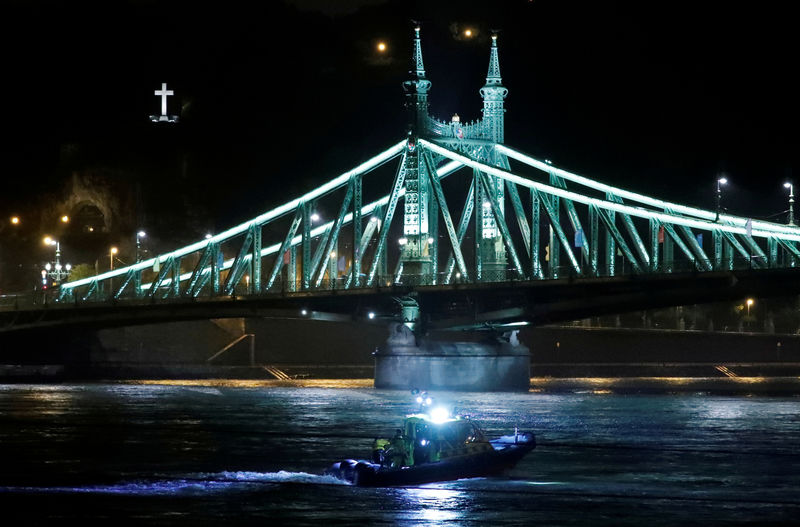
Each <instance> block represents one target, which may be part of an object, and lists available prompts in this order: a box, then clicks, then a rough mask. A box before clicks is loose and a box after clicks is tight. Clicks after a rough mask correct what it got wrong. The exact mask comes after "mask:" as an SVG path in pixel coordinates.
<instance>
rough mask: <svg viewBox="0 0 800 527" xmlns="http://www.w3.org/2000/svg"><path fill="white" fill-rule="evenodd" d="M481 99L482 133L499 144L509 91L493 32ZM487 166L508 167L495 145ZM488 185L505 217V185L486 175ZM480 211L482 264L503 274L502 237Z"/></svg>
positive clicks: (481, 194) (485, 209) (484, 210)
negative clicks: (504, 79)
mask: <svg viewBox="0 0 800 527" xmlns="http://www.w3.org/2000/svg"><path fill="white" fill-rule="evenodd" d="M480 94H481V97H482V98H483V122H482V125H483V132H484V136H485V137H486V139H488V140H489V141H491V142H492V143H494V144H502V143H503V140H504V128H505V118H504V116H505V112H506V110H505V108H503V99H505V97H506V95H508V90H507V89H506V88H505V87H504V86H503V79H502V78H501V77H500V58H499V57H498V53H497V34H493V35H492V48H491V51H490V53H489V71H488V72H487V73H486V84H484V86H483V88H481V89H480ZM486 160H487V162H488V163H489V164H490V165H494V166H497V167H503V168H505V167H507V166H508V160H507V159H505V157H504V156H502V155H500V154H498V153H497V150H496V149H495V148H492V149H491V152H490V153H489V155H488V156H487V158H486ZM487 182H488V185H489V187H490V189H491V193H492V194H494V199H496V200H497V209H498V211H499V213H500V215H502V216H505V185H504V182H503V180H501V179H500V178H495V177H492V176H488V177H487ZM478 195H479V200H480V201H483V202H484V203H485V202H486V200H489V199H491V197H490V195H486V193H485V192H483V191H481V190H479V191H478ZM479 210H480V211H481V212H480V213H479V214H481V224H482V229H481V231H482V232H481V240H480V247H481V260H482V267H483V268H484V269H485V270H486V271H487V272H489V275H491V274H494V275H500V276H503V275H504V274H505V269H506V268H507V258H506V251H505V246H504V244H503V238H502V236H501V235H500V229H499V228H498V225H497V221H496V219H495V217H494V214H495V213H494V212H493V211H492V208H491V207H486V206H483V207H482V208H481V209H479Z"/></svg>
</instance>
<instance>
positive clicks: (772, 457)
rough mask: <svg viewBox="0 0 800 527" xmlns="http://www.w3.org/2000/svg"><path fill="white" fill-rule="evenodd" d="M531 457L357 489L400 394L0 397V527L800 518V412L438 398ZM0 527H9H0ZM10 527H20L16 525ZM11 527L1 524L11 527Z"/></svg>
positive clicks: (668, 400) (166, 388) (172, 390)
mask: <svg viewBox="0 0 800 527" xmlns="http://www.w3.org/2000/svg"><path fill="white" fill-rule="evenodd" d="M434 395H436V396H437V397H438V400H439V401H440V402H446V403H449V404H450V405H453V406H455V407H456V408H457V409H459V410H460V411H462V412H467V413H469V414H470V415H471V416H472V417H473V418H474V419H477V420H479V421H480V422H481V423H482V425H483V427H484V429H485V430H486V431H487V432H488V433H489V435H497V434H501V433H504V432H508V431H509V430H513V428H514V427H515V426H518V427H519V428H520V429H521V430H531V431H533V432H534V433H535V434H536V435H537V438H538V441H539V446H538V447H537V449H536V450H534V451H533V452H531V453H530V454H529V455H528V456H527V457H525V458H524V459H523V460H522V462H521V463H520V464H519V465H518V466H517V467H516V469H514V470H513V471H512V472H511V473H510V474H509V476H508V477H505V478H484V479H472V480H461V481H455V482H447V483H438V484H430V485H423V486H419V487H413V488H393V489H362V488H356V487H352V486H350V485H345V484H342V483H340V482H338V481H336V480H333V479H331V478H328V477H324V476H321V474H322V471H323V470H324V469H325V468H326V467H327V466H328V465H329V464H330V463H331V462H333V461H337V460H339V459H343V458H349V457H356V458H358V457H365V456H368V455H369V448H370V444H371V442H372V439H373V438H374V437H376V436H382V435H387V434H389V435H390V434H391V432H392V431H393V430H394V428H396V424H397V423H398V422H399V420H400V419H401V418H402V416H403V414H404V413H407V412H408V411H409V410H412V409H413V408H412V407H411V405H410V403H411V398H410V394H408V393H407V392H398V391H381V390H374V389H372V388H368V387H364V386H363V384H361V385H359V384H356V383H350V382H346V381H340V382H329V383H316V384H311V383H309V385H307V386H295V387H286V386H279V385H277V384H269V383H253V384H246V383H219V384H217V385H213V386H211V385H201V384H194V385H189V384H180V383H176V384H102V385H94V384H93V385H57V386H44V385H4V386H2V385H0V449H1V450H0V456H1V457H0V459H1V460H2V471H0V506H2V507H3V510H4V517H5V518H6V519H8V518H9V516H10V517H12V518H15V519H24V520H26V521H29V522H30V521H32V522H34V523H39V524H41V523H47V524H52V523H55V521H64V520H69V519H80V520H84V519H99V520H104V519H111V518H123V519H130V520H136V521H141V522H142V523H145V524H149V525H152V524H162V525H175V524H186V525H189V524H195V525H196V524H205V525H209V524H213V525H220V524H228V525H229V524H243V525H244V524H256V523H258V524H265V525H275V524H289V525H324V524H328V525H333V524H335V525H374V524H385V525H527V524H534V523H536V524H543V525H643V524H648V525H700V524H703V525H709V524H730V523H737V522H752V523H759V524H764V523H769V522H773V523H790V522H792V521H794V520H796V519H797V518H800V398H797V397H791V398H775V397H722V396H710V395H703V394H697V395H646V396H645V395H642V396H637V395H614V394H597V393H576V394H560V395H552V394H542V393H527V394H501V393H495V394H479V393H441V394H434ZM4 524H5V522H4ZM13 524H14V525H16V524H18V523H13ZM7 525H12V524H7Z"/></svg>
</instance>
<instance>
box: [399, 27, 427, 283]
mask: <svg viewBox="0 0 800 527" xmlns="http://www.w3.org/2000/svg"><path fill="white" fill-rule="evenodd" d="M419 30H420V28H419V26H417V27H415V28H414V53H413V55H412V57H411V69H410V70H409V75H410V78H409V80H407V81H405V82H404V83H403V90H404V91H405V97H406V100H405V107H406V113H407V116H408V140H407V142H406V146H405V156H404V161H403V165H402V166H401V167H400V170H401V174H399V176H400V177H404V185H405V191H406V193H405V210H404V216H403V237H402V238H400V240H399V243H400V245H401V247H400V261H399V262H398V265H399V266H401V267H399V268H398V270H397V274H398V275H399V274H400V273H402V274H403V275H406V276H410V277H412V276H415V275H418V276H420V278H421V277H422V276H425V277H428V276H430V274H431V271H432V260H433V259H432V257H431V256H432V255H431V248H432V245H433V244H434V243H435V240H434V239H433V238H432V237H431V236H430V235H429V232H428V231H429V225H428V212H429V211H428V207H429V201H430V200H429V197H430V189H429V183H428V177H427V173H426V172H425V170H426V165H424V163H421V162H420V148H418V141H417V139H418V137H419V136H424V135H425V131H426V128H427V122H428V90H430V87H431V82H430V81H429V80H428V79H427V78H426V77H425V65H424V64H423V62H422V44H421V43H420V38H419ZM434 220H435V217H434ZM412 280H413V278H412Z"/></svg>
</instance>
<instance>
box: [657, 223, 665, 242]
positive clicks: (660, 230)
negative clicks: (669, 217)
mask: <svg viewBox="0 0 800 527" xmlns="http://www.w3.org/2000/svg"><path fill="white" fill-rule="evenodd" d="M658 243H664V226H663V225H662V226H661V227H659V228H658Z"/></svg>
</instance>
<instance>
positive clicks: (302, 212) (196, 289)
mask: <svg viewBox="0 0 800 527" xmlns="http://www.w3.org/2000/svg"><path fill="white" fill-rule="evenodd" d="M407 147H408V146H407V143H406V142H401V143H398V144H397V145H395V146H394V147H393V148H392V149H389V150H388V151H386V152H384V153H383V154H381V155H379V156H376V158H373V160H370V162H368V163H366V164H364V165H362V166H360V167H357V168H356V169H354V170H352V171H349V172H348V173H345V174H343V175H342V176H340V177H338V178H336V179H334V180H332V181H331V182H329V183H326V184H325V185H323V186H321V187H319V188H318V189H316V190H315V191H312V192H311V193H308V194H307V195H306V196H304V197H303V198H305V199H299V200H295V201H292V202H289V203H287V204H286V205H284V206H281V207H278V208H277V209H273V211H270V212H268V213H265V214H262V215H260V216H259V217H257V218H255V219H254V220H252V221H250V222H247V223H246V224H242V225H240V226H238V227H235V228H234V229H229V230H228V231H225V232H224V233H221V234H219V235H217V236H214V237H213V238H212V239H211V240H208V241H204V242H198V243H196V244H192V245H189V246H187V247H184V248H182V249H178V250H176V251H173V252H171V253H167V254H164V255H160V256H158V257H156V258H153V259H150V260H147V261H143V262H137V263H136V264H134V265H132V266H127V267H124V268H120V269H116V270H114V271H113V272H109V273H102V274H100V275H98V276H96V277H91V278H89V279H85V280H80V281H75V282H72V283H67V284H63V285H62V289H61V294H62V298H75V299H76V301H77V299H85V300H90V299H92V298H97V299H102V297H103V296H104V295H103V290H104V288H103V285H106V283H107V282H110V280H113V279H114V278H117V280H118V282H117V285H118V287H117V288H115V289H111V287H108V288H106V289H107V293H108V294H107V295H106V297H107V298H122V297H123V296H134V297H135V296H141V295H147V296H150V297H152V298H158V297H160V296H162V295H163V296H173V297H176V296H180V295H181V294H182V295H184V296H186V297H195V296H198V295H200V294H201V293H203V294H205V293H204V292H205V291H207V292H208V294H210V295H215V294H228V295H229V294H233V292H234V291H241V289H240V288H239V287H237V286H238V285H239V284H240V282H241V281H242V277H243V276H244V275H245V274H246V273H248V272H249V276H250V280H249V282H248V283H249V288H248V289H247V293H248V294H257V293H259V292H261V291H262V285H263V289H265V290H268V289H270V288H272V287H273V285H274V282H275V280H276V279H277V277H278V275H279V273H280V271H281V268H282V266H283V265H284V264H283V258H284V255H286V253H287V251H288V252H289V257H290V263H289V269H288V272H287V276H288V282H289V289H290V290H291V289H294V288H295V286H294V282H295V280H294V273H295V271H296V270H297V267H298V262H297V261H296V259H297V254H296V252H297V246H300V247H301V249H302V255H301V261H300V262H299V264H300V265H299V267H300V268H301V269H302V278H301V287H302V288H303V289H312V288H314V287H315V286H319V285H320V284H321V282H322V280H323V279H324V275H325V273H326V272H327V273H328V276H329V277H333V276H334V275H335V274H336V271H335V267H332V265H333V264H332V263H331V262H330V261H328V260H327V257H328V255H329V254H330V253H331V252H332V251H333V249H334V248H335V247H336V245H337V244H338V240H339V237H340V232H341V229H342V228H343V226H344V225H346V224H347V223H349V222H352V223H353V226H352V229H353V230H352V233H353V248H352V254H351V255H350V257H351V263H350V265H349V270H348V272H347V283H346V284H345V287H347V288H351V287H361V286H364V285H373V284H374V280H375V278H376V274H378V271H379V270H380V271H381V272H380V274H381V275H385V274H386V272H385V261H386V258H387V254H388V251H387V238H388V236H389V230H390V227H391V224H392V218H393V216H394V214H395V212H396V206H397V202H398V201H399V199H400V198H402V197H403V195H404V190H405V189H404V178H405V176H406V174H405V172H404V169H403V167H404V166H405V153H404V150H405V149H406V148H407ZM416 148H417V149H418V150H417V152H416V154H417V156H418V159H419V163H418V170H419V174H418V175H419V178H420V179H419V186H418V189H419V190H424V189H423V187H425V189H429V191H430V199H428V200H427V202H428V207H427V209H426V210H424V211H423V210H420V211H419V213H420V215H421V216H422V215H425V214H427V215H428V216H427V220H428V222H429V223H428V233H427V234H428V236H429V237H430V238H432V239H433V242H432V243H430V244H428V250H429V254H430V258H431V271H430V272H431V274H432V275H433V276H431V277H430V281H429V282H427V283H440V280H439V277H438V264H439V260H438V256H439V253H440V252H441V251H440V247H439V245H438V244H439V243H440V242H439V236H438V221H439V216H440V215H441V218H442V221H443V222H444V227H445V229H446V236H442V238H443V239H444V238H446V239H447V242H448V243H449V244H450V248H449V249H451V250H448V253H450V254H449V257H448V259H447V264H446V265H445V266H444V268H443V271H444V273H443V275H444V279H443V280H442V281H443V282H444V283H451V281H452V277H453V273H454V271H455V270H456V268H457V269H458V271H459V273H461V275H462V279H464V280H476V279H486V278H489V277H488V276H484V273H483V269H482V266H483V263H485V262H482V257H481V252H482V251H481V239H482V232H481V230H482V227H483V225H482V222H481V218H482V217H483V216H484V214H483V212H484V209H483V207H484V204H486V206H487V209H486V216H487V217H488V218H491V220H492V221H491V223H492V224H493V226H494V227H496V228H497V230H498V231H499V232H500V237H501V238H502V240H503V244H504V245H505V248H506V250H507V253H508V254H509V256H510V257H511V260H512V263H513V266H514V268H515V269H516V272H517V273H518V274H519V275H520V276H527V277H529V278H543V277H544V276H545V273H544V269H543V266H542V263H541V257H542V243H541V236H542V231H543V228H544V226H545V225H544V224H542V221H541V212H542V208H544V212H545V214H546V215H547V217H548V219H549V222H547V227H548V230H549V231H550V238H551V239H550V244H549V247H550V262H549V264H550V265H549V269H548V273H547V274H548V275H549V276H551V277H557V276H558V275H559V259H560V257H561V256H562V250H563V256H565V257H566V258H568V260H569V263H570V268H571V270H572V272H574V273H576V274H586V275H590V276H594V275H602V274H603V270H602V269H601V268H600V265H599V262H600V260H601V258H602V257H603V256H604V257H605V261H606V269H605V273H607V274H610V275H613V274H615V272H616V268H615V257H616V256H617V251H619V253H620V254H621V255H622V256H623V258H624V261H625V262H630V264H631V267H632V268H633V270H634V272H659V271H667V272H669V271H671V270H673V269H674V268H675V265H676V264H675V260H674V257H673V256H674V254H673V252H674V249H673V247H674V246H677V247H678V248H679V250H680V252H681V253H682V255H683V256H685V258H686V259H688V260H689V262H690V263H691V264H692V265H694V266H695V267H696V268H697V269H699V270H701V271H705V270H712V269H726V268H727V269H731V268H733V267H734V263H735V262H734V254H736V255H737V258H740V257H741V258H745V259H746V260H747V263H748V265H751V266H752V267H754V268H766V267H774V266H778V265H787V266H791V267H794V266H795V265H796V264H797V261H798V260H800V250H798V247H797V242H798V241H800V229H798V228H797V227H791V226H783V225H777V224H771V223H768V222H763V221H757V220H747V219H744V218H738V217H735V216H729V215H721V217H720V221H719V222H713V221H711V217H713V213H711V212H709V211H703V210H701V209H694V208H691V207H685V206H681V205H678V204H673V203H668V202H663V201H660V200H655V199H653V198H649V197H647V196H642V195H639V194H635V193H632V192H630V191H626V190H624V189H618V188H614V187H610V186H608V185H603V184H601V183H598V182H594V181H592V180H589V179H587V178H583V177H581V176H577V175H575V174H571V173H569V172H566V171H563V170H561V169H558V168H556V167H553V166H552V165H550V164H546V163H541V162H538V161H536V160H532V158H529V157H527V156H525V155H524V154H520V153H519V152H516V151H514V150H511V149H509V148H508V147H505V146H504V145H491V144H487V145H478V146H475V148H473V149H471V150H470V149H469V148H463V150H464V151H465V152H469V154H470V156H475V155H477V154H476V152H477V150H476V149H480V155H478V157H480V158H485V159H489V158H491V160H493V161H492V163H493V164H494V166H492V164H487V163H484V162H481V161H476V160H475V159H474V157H469V156H465V155H462V154H460V153H458V152H454V151H453V150H450V149H447V148H443V147H441V146H439V145H436V144H434V143H430V142H428V141H426V140H424V139H420V140H419V141H418V142H417V144H416ZM490 153H493V155H494V157H491V156H490ZM397 156H402V157H401V161H400V164H399V167H398V169H397V173H396V176H395V184H394V185H393V188H392V192H391V193H390V194H389V195H387V196H385V197H383V198H381V199H379V200H377V201H375V202H372V203H369V204H367V205H364V204H363V203H362V190H361V186H362V175H363V174H364V173H366V172H368V171H369V170H371V169H373V168H375V167H376V166H379V165H380V164H383V163H384V162H386V161H387V160H388V159H391V158H394V157H397ZM506 156H507V157H506ZM507 158H511V159H515V160H517V161H522V162H523V163H524V164H525V165H527V166H533V167H534V168H537V169H539V170H542V172H543V173H544V174H546V175H547V176H548V181H547V183H543V182H538V181H534V180H532V179H528V178H524V177H520V176H518V175H517V174H514V173H513V172H512V171H511V169H510V167H509V165H508V160H507ZM491 160H490V161H491ZM442 163H447V165H446V166H452V168H450V169H447V170H446V169H445V166H441V167H440V168H438V169H437V166H440V165H442ZM459 166H466V167H470V168H472V169H473V177H472V178H471V179H472V181H471V188H470V191H469V195H468V197H467V200H466V203H465V204H464V207H463V208H462V212H461V217H460V219H459V222H458V225H455V224H454V222H453V214H452V213H453V212H454V211H452V210H450V209H449V208H448V205H447V196H446V195H445V192H444V190H443V188H442V186H441V184H440V183H439V178H440V177H444V175H446V173H449V171H452V170H454V169H455V168H456V167H459ZM443 174H444V175H443ZM567 182H570V183H571V184H572V183H574V184H575V186H581V187H583V188H585V189H587V192H585V193H578V192H575V191H574V190H572V189H570V190H568V189H567ZM495 184H497V185H500V186H502V187H503V189H504V193H505V194H506V195H507V196H508V197H509V202H510V203H511V205H512V208H513V213H514V214H515V215H516V226H517V227H518V230H517V232H516V234H517V242H515V239H514V233H512V232H511V231H510V230H509V223H508V221H507V220H508V218H507V216H506V214H504V211H503V204H502V202H501V198H500V197H499V196H498V195H497V193H496V185H495ZM345 185H347V191H346V194H345V197H344V199H343V200H342V201H341V203H340V205H341V207H340V209H339V214H338V216H337V217H336V218H335V220H334V221H332V222H329V223H327V224H325V225H321V226H319V227H316V228H314V227H313V226H312V225H311V221H310V215H311V212H312V203H313V202H314V201H315V200H317V199H321V198H322V197H324V196H326V195H328V194H330V192H332V191H333V190H336V189H339V188H342V187H344V186H345ZM520 186H521V187H527V188H528V189H529V190H530V195H531V204H530V212H529V213H530V218H528V217H527V214H528V212H527V211H526V210H525V205H524V204H523V202H522V200H521V199H520V194H519V189H518V187H520ZM570 186H572V185H570ZM592 192H594V193H598V192H599V193H602V194H603V196H602V197H600V196H594V195H592V194H591V193H592ZM630 203H636V205H631V204H630ZM562 204H563V207H564V211H565V213H566V216H567V218H568V221H569V224H570V226H571V228H572V231H573V232H574V233H576V234H577V233H578V232H580V233H581V239H582V243H581V244H580V251H581V255H580V256H579V257H577V258H576V254H575V251H574V250H573V247H572V244H571V243H570V237H569V236H568V233H567V231H566V229H568V228H569V227H567V226H566V225H565V224H564V223H562V221H561V215H560V212H561V206H562ZM351 205H352V208H351ZM580 205H583V206H585V207H586V208H585V209H584V210H583V211H582V210H581V209H579V206H580ZM476 206H477V207H480V209H479V210H480V211H481V214H479V215H474V214H473V212H474V209H475V207H476ZM292 212H293V213H294V219H293V220H292V224H291V226H290V227H289V230H288V231H287V232H286V234H285V236H284V237H283V239H282V240H279V241H278V243H274V244H273V245H269V244H266V245H264V244H262V239H261V238H262V228H263V227H264V225H265V224H267V223H268V222H271V221H273V220H275V219H277V218H279V217H281V216H283V215H285V214H288V213H292ZM365 215H374V217H373V218H371V219H370V221H369V223H367V224H366V225H364V224H363V217H364V216H365ZM473 216H475V220H474V225H475V234H476V237H475V262H474V266H473V267H472V268H470V266H469V265H468V264H467V262H466V259H465V258H464V253H463V244H464V240H465V237H466V233H467V231H468V229H469V222H470V221H473V220H472V217H473ZM375 218H380V219H381V220H382V221H380V222H377V221H376V222H373V221H372V220H373V219H375ZM635 218H640V220H636V221H641V219H644V220H646V221H647V226H648V227H649V229H647V230H645V231H644V232H648V230H649V236H646V235H645V236H644V238H643V237H642V236H641V235H640V234H639V232H638V231H637V228H636V223H635V221H634V220H635ZM617 219H619V220H620V224H617V222H616V220H617ZM529 221H530V223H529ZM300 225H302V232H301V234H300V235H299V236H298V235H297V231H298V229H299V228H300ZM618 225H619V226H618ZM584 226H585V227H584ZM601 226H602V227H601ZM662 229H663V239H662V237H661V236H660V232H661V230H662ZM601 230H603V231H605V233H606V240H605V243H601V240H600V238H601ZM699 232H707V233H710V240H711V244H712V245H710V246H709V245H708V244H705V245H706V247H704V246H703V245H704V244H703V243H702V242H701V241H700V240H698V238H697V233H699ZM376 233H379V236H378V237H377V238H378V241H377V244H375V248H374V250H373V251H371V254H369V253H368V252H367V250H368V248H370V247H371V241H372V239H373V238H374V237H375V234H376ZM423 235H424V233H420V236H423ZM519 237H521V238H522V244H523V245H522V246H524V248H525V252H526V254H527V257H528V261H527V262H526V265H525V266H523V265H522V262H521V261H520V259H519V255H518V253H517V250H516V247H517V246H518V241H519ZM577 238H578V237H577V236H576V240H577ZM315 239H316V240H317V241H316V242H314V240H315ZM643 240H647V241H646V242H645V241H643ZM237 242H238V244H239V245H238V246H237V247H236V248H235V250H234V251H232V252H233V253H234V254H235V256H234V257H233V258H232V259H229V260H223V259H222V258H221V254H222V252H221V251H222V249H221V244H222V243H226V250H228V251H230V250H231V246H230V245H232V244H233V243H237ZM314 244H316V250H315V252H314V256H313V257H312V256H311V253H312V245H314ZM576 245H577V243H576ZM712 247H713V251H712ZM603 249H605V254H603ZM706 249H708V250H709V251H710V252H708V253H707V252H706ZM192 253H194V254H195V255H196V256H194V258H195V259H196V262H197V263H196V264H195V265H194V267H192V268H191V269H190V270H189V271H188V272H186V273H181V263H182V262H183V263H184V264H185V263H186V262H187V261H189V260H190V258H188V256H189V255H190V254H192ZM273 254H274V255H275V256H274V263H272V264H271V265H270V272H269V274H268V275H265V276H263V277H262V272H261V266H262V262H261V259H262V258H264V257H266V256H269V255H273ZM709 254H711V255H712V256H711V257H709ZM337 255H338V252H337ZM326 261H327V262H328V264H330V265H324V263H323V262H326ZM155 262H158V264H159V265H160V269H159V270H158V271H154V272H155V276H154V277H153V278H152V280H151V283H149V284H148V283H145V284H143V283H142V273H143V272H148V273H149V271H150V268H152V267H153V266H154V264H155ZM365 262H366V263H369V265H370V268H369V274H368V276H367V279H366V284H364V283H361V280H360V279H359V277H360V276H361V273H360V268H361V266H363V265H365ZM334 263H335V262H334ZM394 269H395V270H396V271H397V272H398V273H399V274H400V275H402V273H403V266H402V263H399V264H398V265H397V266H395V267H394ZM223 271H227V275H225V276H224V277H225V280H224V284H220V276H221V273H222V272H223ZM401 277H402V276H400V278H401ZM262 279H264V280H265V281H264V283H263V284H262ZM182 281H184V282H185V287H183V288H182V287H181V282H182ZM131 284H133V286H131ZM108 285H109V286H111V285H112V284H111V283H108ZM207 286H208V287H207ZM77 287H85V288H86V289H82V291H84V294H83V295H77V294H75V289H76V288H77Z"/></svg>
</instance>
